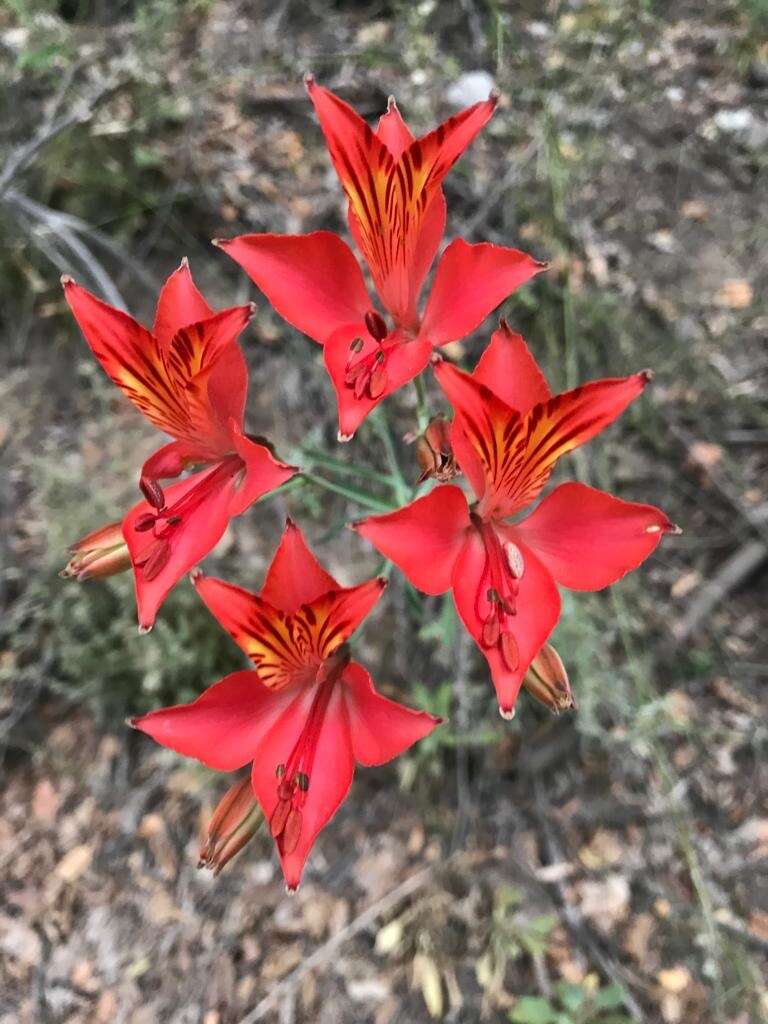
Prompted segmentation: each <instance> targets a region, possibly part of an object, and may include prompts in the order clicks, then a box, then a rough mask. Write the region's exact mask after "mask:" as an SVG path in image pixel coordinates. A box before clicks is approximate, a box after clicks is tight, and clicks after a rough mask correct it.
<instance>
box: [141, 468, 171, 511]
mask: <svg viewBox="0 0 768 1024" xmlns="http://www.w3.org/2000/svg"><path fill="white" fill-rule="evenodd" d="M139 488H140V490H141V493H142V494H143V495H144V497H145V498H146V499H147V501H148V503H149V504H150V505H151V506H152V507H153V508H156V509H158V510H160V509H162V508H164V507H165V495H164V494H163V489H162V487H161V486H160V484H159V483H158V482H157V480H151V479H150V478H149V477H146V476H143V477H142V478H141V479H140V480H139Z"/></svg>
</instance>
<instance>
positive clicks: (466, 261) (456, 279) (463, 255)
mask: <svg viewBox="0 0 768 1024" xmlns="http://www.w3.org/2000/svg"><path fill="white" fill-rule="evenodd" d="M544 269H545V265H544V264H542V263H538V262H537V261H536V260H535V259H533V257H532V256H528V255H527V254H526V253H524V252H520V251H519V250H518V249H504V248H502V247H501V246H499V245H492V244H491V243H490V242H481V243H479V244H477V245H469V244H468V243H467V242H465V241H464V240H463V239H461V238H457V239H456V240H455V241H453V242H451V244H450V245H449V246H448V248H447V249H446V250H445V252H444V253H443V255H442V257H441V258H440V262H439V263H438V264H437V270H436V271H435V280H434V282H433V284H432V291H431V292H430V295H429V299H428V300H427V307H426V309H425V310H424V317H423V319H422V324H421V333H422V334H423V335H424V336H425V337H428V338H429V340H430V342H431V343H432V345H435V346H437V345H445V344H447V343H448V342H450V341H458V340H459V339H460V338H465V337H466V336H467V335H468V334H471V333H472V331H474V330H475V328H476V327H479V326H480V324H481V323H482V322H483V320H485V318H486V317H487V316H488V314H489V313H491V312H492V311H493V310H494V309H495V308H496V307H497V306H498V305H499V303H500V302H503V301H504V299H506V298H507V296H508V295H511V293H512V292H513V291H514V290H515V289H516V288H519V287H520V285H521V284H525V282H526V281H528V280H530V279H531V278H532V277H533V276H534V274H539V273H541V271H542V270H544Z"/></svg>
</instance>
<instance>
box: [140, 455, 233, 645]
mask: <svg viewBox="0 0 768 1024" xmlns="http://www.w3.org/2000/svg"><path fill="white" fill-rule="evenodd" d="M215 471H216V470H215V467H214V468H213V469H211V468H210V467H208V468H206V469H204V470H201V471H200V472H198V473H193V474H192V476H189V477H187V478H186V479H185V480H182V481H181V482H180V483H177V484H174V485H173V486H172V487H169V488H167V490H165V501H166V505H167V506H168V507H171V506H172V505H174V504H175V503H176V502H178V501H179V500H180V499H181V498H183V497H184V496H185V495H186V494H188V493H189V492H190V491H191V490H192V489H193V488H194V487H196V486H197V485H198V484H200V482H201V481H202V480H204V479H205V478H206V477H207V476H208V475H209V474H210V473H212V472H215ZM234 486H235V484H234V479H233V477H227V478H226V479H223V480H222V482H221V483H220V485H219V486H216V487H214V488H212V489H211V490H210V491H209V493H208V494H206V495H205V497H203V498H202V499H201V501H200V503H199V504H198V505H197V507H196V508H195V509H194V511H193V512H190V513H189V514H188V515H187V516H185V517H184V519H183V521H182V522H181V523H179V524H178V525H177V526H176V527H175V529H174V531H173V538H172V541H170V558H169V559H168V561H167V562H166V564H165V566H164V567H163V569H162V570H161V571H160V572H159V573H157V575H155V576H154V577H153V578H152V579H150V580H147V579H145V578H144V574H143V573H142V570H141V568H137V567H136V563H137V562H139V561H141V559H142V558H143V557H145V556H146V552H147V551H148V550H149V549H150V546H151V545H153V544H155V543H156V540H157V538H156V537H155V534H154V532H153V531H152V530H147V531H141V532H138V531H137V530H135V529H134V523H135V522H136V521H137V520H138V519H139V518H140V517H141V516H144V515H146V514H147V513H154V512H155V511H156V510H155V509H153V508H152V507H151V506H150V505H149V504H148V503H147V502H145V501H142V502H140V503H139V504H138V505H136V506H135V508H133V509H131V511H130V512H129V513H128V515H127V516H126V517H125V519H124V520H123V536H124V537H125V542H126V544H127V545H128V550H129V551H130V553H131V560H132V562H133V564H134V582H135V585H136V604H137V607H138V612H139V626H140V627H141V628H142V629H144V630H147V629H150V628H151V627H152V625H153V624H154V621H155V616H156V615H157V610H158V608H159V607H160V605H161V604H162V603H163V601H164V600H165V598H166V596H167V594H168V592H169V591H170V590H171V589H172V588H173V587H174V586H175V585H176V584H177V583H178V581H179V580H180V579H181V577H182V576H183V575H184V574H185V573H187V572H189V570H190V569H192V568H193V567H194V566H195V565H197V563H198V562H200V561H201V560H202V559H203V558H205V556H206V555H207V554H209V553H210V551H212V550H213V548H214V547H215V546H216V545H217V544H218V542H219V540H220V539H221V537H222V535H223V533H224V531H225V530H226V528H227V523H228V522H229V516H230V512H229V506H230V503H231V500H232V494H233V491H234Z"/></svg>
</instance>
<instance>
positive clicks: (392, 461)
mask: <svg viewBox="0 0 768 1024" xmlns="http://www.w3.org/2000/svg"><path fill="white" fill-rule="evenodd" d="M371 426H372V427H373V429H374V431H375V433H376V434H378V436H379V440H380V441H381V443H382V445H383V446H384V456H385V458H386V460H387V465H388V466H389V483H390V486H391V487H392V490H393V491H394V492H395V497H396V498H397V503H398V505H406V504H407V503H408V502H409V501H410V499H411V488H410V486H409V485H408V482H407V481H406V479H405V477H404V476H403V474H402V471H401V469H400V463H399V462H398V461H397V452H396V451H395V445H394V442H393V441H392V434H391V433H390V430H389V421H388V419H387V414H386V412H385V411H384V409H383V407H382V406H379V408H378V409H377V410H376V412H375V413H374V414H373V416H371Z"/></svg>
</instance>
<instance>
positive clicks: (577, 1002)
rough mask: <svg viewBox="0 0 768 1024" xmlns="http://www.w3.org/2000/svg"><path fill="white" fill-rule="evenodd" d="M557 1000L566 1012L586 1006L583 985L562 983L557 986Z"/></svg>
mask: <svg viewBox="0 0 768 1024" xmlns="http://www.w3.org/2000/svg"><path fill="white" fill-rule="evenodd" d="M555 988H556V990H557V998H558V999H559V1000H560V1002H561V1003H562V1004H563V1006H564V1007H565V1009H566V1010H578V1009H579V1008H580V1007H582V1006H583V1005H584V1000H585V998H586V993H585V991H584V989H583V988H582V987H581V985H575V984H573V983H572V982H569V981H561V982H560V983H559V984H558V985H556V986H555Z"/></svg>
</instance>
